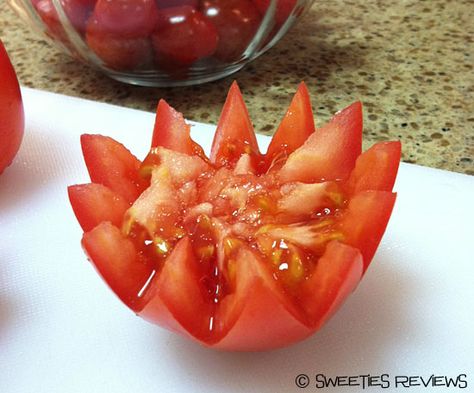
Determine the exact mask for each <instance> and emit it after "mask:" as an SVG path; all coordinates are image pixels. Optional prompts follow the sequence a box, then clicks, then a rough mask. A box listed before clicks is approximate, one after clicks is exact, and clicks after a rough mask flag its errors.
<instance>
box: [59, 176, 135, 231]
mask: <svg viewBox="0 0 474 393" xmlns="http://www.w3.org/2000/svg"><path fill="white" fill-rule="evenodd" d="M67 191H68V194H69V201H70V202H71V206H72V209H73V210H74V214H75V215H76V218H77V221H79V224H80V225H81V227H82V229H83V231H84V232H87V231H90V230H91V229H94V228H95V227H96V226H97V225H99V224H100V223H101V222H102V221H110V222H111V223H112V224H113V225H115V226H117V227H120V226H121V225H122V220H123V215H124V214H125V211H126V210H127V209H128V208H129V207H130V204H129V203H128V202H127V201H126V200H125V198H124V197H122V196H121V195H119V194H117V193H115V192H113V191H112V190H111V189H110V188H108V187H106V186H104V185H102V184H96V183H89V184H76V185H74V186H69V187H68V189H67Z"/></svg>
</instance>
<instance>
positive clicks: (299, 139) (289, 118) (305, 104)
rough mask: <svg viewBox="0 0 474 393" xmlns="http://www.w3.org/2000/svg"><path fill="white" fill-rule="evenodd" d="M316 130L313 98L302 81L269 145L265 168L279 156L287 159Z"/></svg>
mask: <svg viewBox="0 0 474 393" xmlns="http://www.w3.org/2000/svg"><path fill="white" fill-rule="evenodd" d="M314 130H315V127H314V116H313V110H312V108H311V99H310V97H309V92H308V88H307V87H306V84H305V83H304V82H301V83H300V85H299V86H298V90H297V91H296V94H295V95H294V97H293V99H292V101H291V104H290V107H289V108H288V111H287V112H286V114H285V117H284V118H283V120H282V121H281V123H280V125H279V126H278V129H277V131H276V132H275V134H274V135H273V138H272V140H271V142H270V145H269V146H268V150H267V153H266V154H265V170H266V169H268V168H269V167H270V166H271V165H272V163H273V161H274V160H275V159H278V157H281V158H283V159H286V157H287V156H288V155H289V154H291V153H292V152H293V151H295V150H296V149H297V148H299V147H300V146H301V145H303V143H305V141H306V140H307V139H308V138H309V136H310V135H311V134H312V133H314ZM282 153H283V154H282ZM277 156H278V157H277Z"/></svg>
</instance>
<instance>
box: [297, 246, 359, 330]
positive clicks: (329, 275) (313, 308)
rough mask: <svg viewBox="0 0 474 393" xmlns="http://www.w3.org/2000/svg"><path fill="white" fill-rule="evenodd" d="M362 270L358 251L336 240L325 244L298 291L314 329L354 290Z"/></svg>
mask: <svg viewBox="0 0 474 393" xmlns="http://www.w3.org/2000/svg"><path fill="white" fill-rule="evenodd" d="M363 267H364V263H363V260H362V255H361V253H360V252H359V250H358V249H356V248H353V247H351V246H348V245H345V244H343V243H339V242H338V241H336V240H333V241H332V242H330V243H329V244H328V245H327V247H326V251H325V252H324V254H323V256H322V257H321V258H320V259H319V261H318V264H317V265H316V269H315V270H314V272H313V273H312V275H311V277H310V278H309V279H308V280H306V281H305V282H304V283H303V285H302V289H301V299H302V306H303V308H304V310H305V313H306V315H307V317H308V319H309V321H310V324H311V326H312V327H313V328H314V329H319V328H320V327H321V326H322V325H323V324H324V323H325V322H326V321H327V320H328V319H329V318H330V317H331V316H332V314H334V312H336V311H337V309H338V308H339V307H340V305H341V304H342V303H343V302H344V300H345V299H346V298H347V297H348V296H349V295H350V294H351V293H352V292H353V291H354V290H355V288H356V287H357V285H358V284H359V281H360V279H361V277H362V271H363Z"/></svg>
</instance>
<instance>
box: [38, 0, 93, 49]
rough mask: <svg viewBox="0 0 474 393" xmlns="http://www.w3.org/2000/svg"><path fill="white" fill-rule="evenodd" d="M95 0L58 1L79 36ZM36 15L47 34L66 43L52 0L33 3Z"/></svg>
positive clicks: (83, 31) (84, 27) (84, 28)
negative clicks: (45, 27)
mask: <svg viewBox="0 0 474 393" xmlns="http://www.w3.org/2000/svg"><path fill="white" fill-rule="evenodd" d="M95 2H96V0H60V4H61V6H62V7H63V9H64V12H65V14H66V16H67V17H68V18H69V21H70V22H71V24H72V26H73V27H74V28H75V29H76V30H77V31H78V32H79V33H81V34H83V33H85V30H86V23H87V19H88V18H89V16H90V14H91V12H92V10H93V8H94V5H95ZM33 5H34V7H35V9H36V11H37V12H38V15H39V16H40V18H41V19H42V20H43V22H44V23H45V25H46V26H47V28H48V31H49V34H50V35H51V36H52V37H53V38H57V39H59V40H60V41H63V42H64V41H67V38H66V33H65V31H64V29H63V27H62V26H61V22H60V21H59V16H58V13H57V12H56V9H55V8H54V6H53V3H52V0H39V1H36V2H34V3H33Z"/></svg>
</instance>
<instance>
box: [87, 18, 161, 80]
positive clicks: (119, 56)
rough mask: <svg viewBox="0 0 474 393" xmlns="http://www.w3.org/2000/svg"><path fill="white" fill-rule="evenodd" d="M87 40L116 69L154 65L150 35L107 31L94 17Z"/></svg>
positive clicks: (96, 52) (88, 30)
mask: <svg viewBox="0 0 474 393" xmlns="http://www.w3.org/2000/svg"><path fill="white" fill-rule="evenodd" d="M86 41H87V44H88V45H89V48H90V49H91V50H92V51H93V52H94V53H95V54H96V55H97V56H98V57H99V58H100V59H101V60H102V61H103V62H104V63H105V65H106V66H107V67H109V68H112V69H114V70H118V71H124V70H135V69H139V68H147V67H151V66H152V65H153V49H152V46H151V41H150V39H149V38H148V37H123V36H119V35H117V34H111V33H105V32H104V30H103V29H102V27H101V26H100V24H99V23H98V22H97V20H96V19H95V18H94V17H92V18H91V19H90V20H89V23H88V26H87V32H86Z"/></svg>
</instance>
